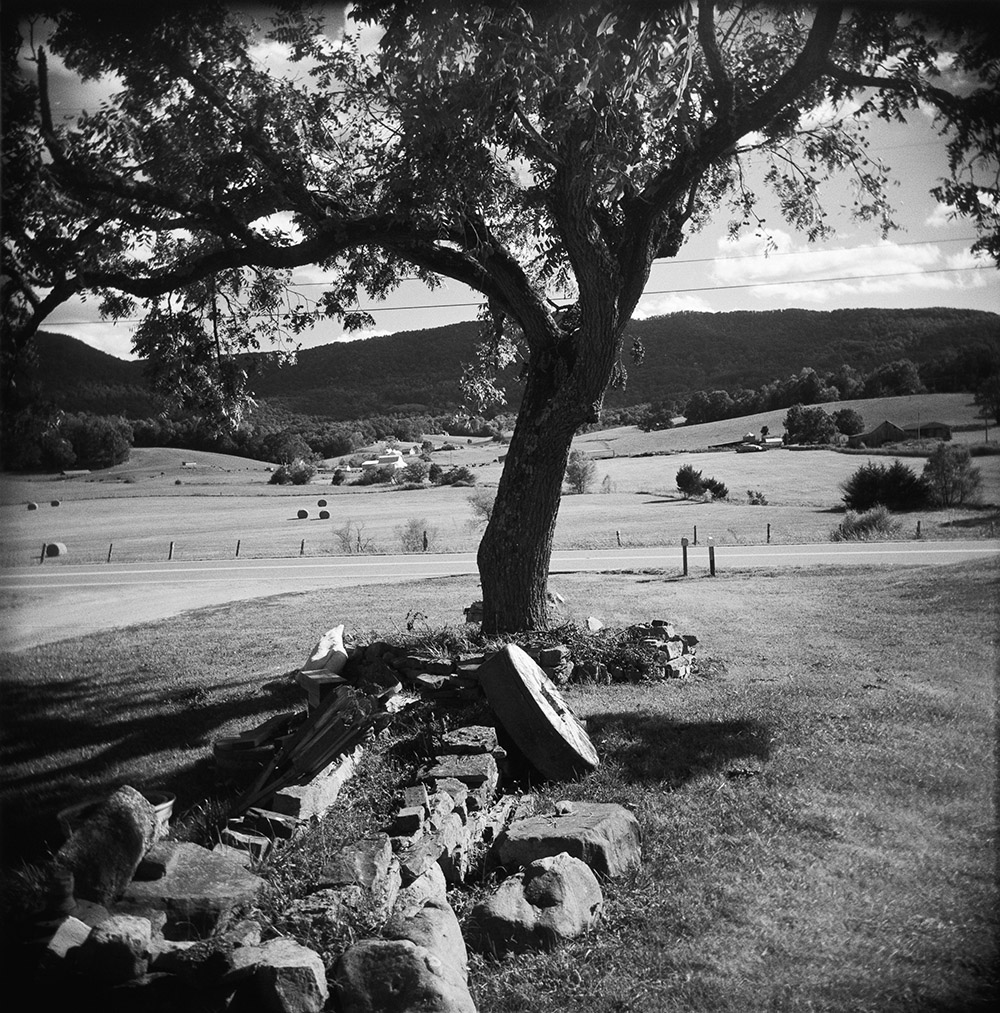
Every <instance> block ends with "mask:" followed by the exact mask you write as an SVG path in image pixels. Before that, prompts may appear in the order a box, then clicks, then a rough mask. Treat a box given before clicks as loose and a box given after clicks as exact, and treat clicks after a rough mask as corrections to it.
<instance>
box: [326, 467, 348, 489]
mask: <svg viewBox="0 0 1000 1013" xmlns="http://www.w3.org/2000/svg"><path fill="white" fill-rule="evenodd" d="M346 478H347V472H346V471H344V469H343V468H337V470H336V471H334V473H333V477H332V478H331V479H330V485H343V484H344V480H345V479H346Z"/></svg>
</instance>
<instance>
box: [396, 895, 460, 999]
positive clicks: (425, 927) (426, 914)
mask: <svg viewBox="0 0 1000 1013" xmlns="http://www.w3.org/2000/svg"><path fill="white" fill-rule="evenodd" d="M382 935H383V936H385V938H386V939H409V940H410V942H411V943H415V944H416V945H417V946H422V947H423V948H424V949H425V950H427V951H428V952H429V953H432V954H433V955H434V956H435V957H437V958H438V960H440V961H441V962H442V963H443V964H448V965H449V966H450V967H451V968H453V969H454V971H455V972H456V973H457V974H458V975H459V976H460V977H461V978H462V980H463V981H465V980H468V974H469V954H468V951H467V950H466V948H465V939H464V938H463V937H462V928H461V926H460V925H459V924H458V918H457V917H456V916H455V912H454V911H453V910H452V907H451V905H450V904H449V903H448V902H447V901H446V900H440V899H437V898H431V899H428V900H426V901H424V902H423V903H422V904H419V905H403V906H399V905H397V907H396V910H395V912H394V913H393V916H392V917H391V918H390V919H389V921H388V922H387V923H386V925H385V928H384V929H383V930H382Z"/></svg>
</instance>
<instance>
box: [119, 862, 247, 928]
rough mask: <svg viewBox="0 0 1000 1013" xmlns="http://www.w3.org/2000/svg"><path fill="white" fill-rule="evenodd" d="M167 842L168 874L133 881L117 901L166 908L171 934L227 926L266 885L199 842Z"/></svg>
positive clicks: (131, 905) (135, 906) (129, 906)
mask: <svg viewBox="0 0 1000 1013" xmlns="http://www.w3.org/2000/svg"><path fill="white" fill-rule="evenodd" d="M164 847H172V848H173V850H174V854H173V855H171V856H169V859H168V863H167V865H168V868H167V872H166V875H164V876H162V877H161V878H160V879H157V880H153V881H151V882H140V881H133V882H132V883H131V884H129V886H128V888H127V889H126V891H125V893H124V894H123V896H122V898H121V902H120V904H119V905H117V906H119V907H121V908H122V909H139V910H144V909H153V910H160V911H165V912H166V914H167V925H166V931H165V933H164V934H165V935H167V936H168V937H170V936H173V937H174V938H188V937H201V936H205V935H208V934H209V933H211V932H214V931H215V930H216V929H218V928H221V927H224V926H225V924H226V923H227V922H228V921H229V919H230V917H231V916H232V915H233V914H234V913H235V912H236V911H237V910H238V909H240V908H242V907H244V906H247V905H249V904H252V903H253V902H254V901H255V900H256V899H257V897H258V895H259V894H260V892H261V890H262V889H263V887H264V880H262V879H261V878H260V877H259V876H255V875H254V874H253V873H251V872H248V871H247V870H246V869H244V868H242V867H241V866H240V865H238V864H237V863H235V862H232V861H230V860H229V859H227V858H223V857H222V856H221V855H217V854H215V853H214V852H211V851H209V850H207V849H206V848H203V847H201V846H200V845H198V844H190V843H175V844H172V845H164Z"/></svg>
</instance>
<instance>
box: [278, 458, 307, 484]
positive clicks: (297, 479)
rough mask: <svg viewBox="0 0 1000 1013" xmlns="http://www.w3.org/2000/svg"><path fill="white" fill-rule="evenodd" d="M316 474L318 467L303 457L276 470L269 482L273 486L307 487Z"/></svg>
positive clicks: (279, 466) (281, 465)
mask: <svg viewBox="0 0 1000 1013" xmlns="http://www.w3.org/2000/svg"><path fill="white" fill-rule="evenodd" d="M315 474H316V466H315V465H314V464H313V463H312V462H311V461H305V460H303V459H302V458H301V457H299V458H296V459H295V460H294V461H291V462H290V463H288V464H280V465H278V467H277V468H275V470H274V472H273V473H272V475H271V477H270V478H269V479H268V482H269V483H270V484H271V485H306V484H307V483H308V482H309V480H310V479H311V478H312V477H313V475H315Z"/></svg>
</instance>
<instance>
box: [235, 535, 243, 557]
mask: <svg viewBox="0 0 1000 1013" xmlns="http://www.w3.org/2000/svg"><path fill="white" fill-rule="evenodd" d="M241 541H242V539H241V538H237V539H236V558H237V559H239V558H240V542H241Z"/></svg>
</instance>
